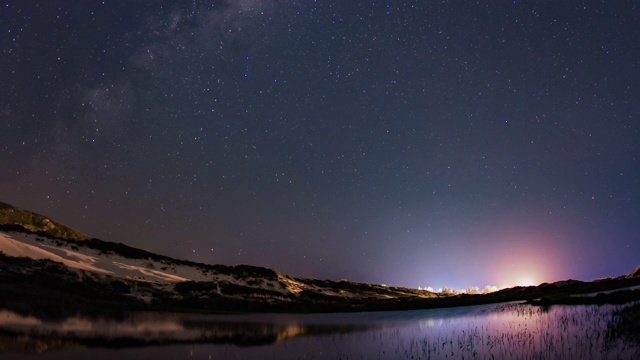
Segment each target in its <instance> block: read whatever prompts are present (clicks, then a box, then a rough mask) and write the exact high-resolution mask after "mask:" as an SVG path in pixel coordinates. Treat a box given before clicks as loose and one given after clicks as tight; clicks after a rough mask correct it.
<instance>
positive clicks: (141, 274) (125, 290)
mask: <svg viewBox="0 0 640 360" xmlns="http://www.w3.org/2000/svg"><path fill="white" fill-rule="evenodd" d="M0 214H1V221H0V223H1V225H0V309H2V308H5V309H10V310H13V311H20V312H23V313H38V314H40V315H41V314H48V316H63V315H64V314H67V313H76V312H83V311H86V312H92V311H97V312H100V313H104V312H105V311H108V310H109V309H112V310H155V311H189V312H206V313H212V312H222V313H225V312H329V311H330V312H337V311H373V310H407V309H425V308H435V307H448V306H464V305H477V304H486V303H495V302H504V301H516V300H536V299H537V300H536V301H538V302H539V304H540V305H548V304H553V303H571V304H573V303H603V302H618V303H619V302H626V301H631V300H633V299H638V298H640V296H638V293H639V292H638V291H637V290H627V292H625V293H620V292H616V291H614V290H616V289H622V288H629V287H633V286H637V285H640V277H638V276H637V272H638V269H636V271H634V273H632V274H631V275H634V274H635V276H631V275H629V276H621V277H618V278H610V279H603V280H597V281H593V282H582V281H575V280H568V281H562V282H556V283H553V284H542V285H539V286H530V287H516V288H511V289H504V290H501V291H498V292H495V293H491V294H486V295H455V296H448V295H443V294H436V293H432V292H429V291H426V290H418V289H409V288H402V287H387V286H383V285H376V284H365V283H355V282H352V281H347V280H341V281H330V280H318V279H313V278H300V277H293V276H289V275H286V274H283V273H281V272H279V271H277V270H275V269H269V268H263V267H257V266H251V265H236V266H226V265H211V264H202V263H195V262H191V261H186V260H179V259H173V258H171V257H167V256H162V255H158V254H154V253H151V252H148V251H145V250H142V249H136V248H133V247H130V246H127V245H125V244H121V243H114V242H107V241H102V240H99V239H95V238H90V237H89V236H87V235H85V234H83V233H81V232H79V231H76V230H74V229H72V228H70V227H68V226H65V225H63V224H60V223H58V222H55V221H53V220H50V219H48V218H46V217H44V216H42V215H38V214H35V213H32V212H29V211H25V210H21V209H17V208H15V207H13V206H11V205H7V204H2V209H1V210H0ZM598 292H608V293H607V294H602V296H577V295H579V294H594V295H595V294H596V293H598Z"/></svg>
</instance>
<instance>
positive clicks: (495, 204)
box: [0, 0, 640, 288]
mask: <svg viewBox="0 0 640 360" xmlns="http://www.w3.org/2000/svg"><path fill="white" fill-rule="evenodd" d="M0 5H1V8H0V49H1V51H2V54H1V56H0V89H1V96H0V201H4V202H8V203H10V204H13V205H15V206H18V207H21V208H25V209H28V210H31V211H35V212H39V213H43V214H45V215H47V216H50V217H52V218H53V219H56V220H58V221H61V222H64V223H66V224H68V225H70V226H72V227H75V228H77V229H79V230H81V231H84V232H86V233H88V234H90V235H92V236H94V237H97V238H100V239H103V240H107V241H116V242H122V243H125V244H127V245H130V246H134V247H140V248H144V249H147V250H149V251H153V252H157V253H160V254H164V255H169V256H173V257H177V258H182V259H188V260H194V261H198V262H207V263H221V264H228V265H233V264H240V263H244V264H252V265H258V266H267V267H273V268H276V269H278V270H280V271H282V272H285V273H287V274H290V275H294V276H304V277H315V278H321V279H334V280H339V279H342V278H346V279H350V280H354V281H361V282H370V283H384V284H388V285H399V286H409V287H418V286H422V287H426V286H431V287H433V288H438V287H442V286H449V287H455V288H465V287H469V286H481V287H482V286H484V285H487V284H491V285H497V286H504V285H517V284H520V283H525V282H532V283H541V282H551V281H557V280H564V279H568V278H573V279H581V280H591V279H595V278H599V277H605V276H618V275H621V274H626V273H629V272H631V271H632V270H633V268H635V267H636V266H637V265H640V159H639V158H638V157H639V156H640V102H639V101H638V99H640V46H639V45H638V44H640V25H639V24H640V5H638V4H637V2H634V1H584V2H573V1H500V0H496V1H479V2H475V1H473V2H472V1H462V0H461V1H422V0H406V1H357V0H354V1H338V0H322V1H320V0H318V1H312V0H304V1H284V0H280V1H278V0H233V1H231V0H211V1H203V0H192V1H160V0H158V1H142V0H128V1H125V0H109V1H85V0H82V1H81V0H47V1H18V0H16V1H6V0H5V1H1V2H0Z"/></svg>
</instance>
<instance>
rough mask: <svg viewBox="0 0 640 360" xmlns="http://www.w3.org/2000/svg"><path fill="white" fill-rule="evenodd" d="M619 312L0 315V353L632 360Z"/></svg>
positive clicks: (504, 309) (637, 354)
mask: <svg viewBox="0 0 640 360" xmlns="http://www.w3.org/2000/svg"><path fill="white" fill-rule="evenodd" d="M620 308H621V307H620V306H574V307H566V306H553V307H551V308H547V309H542V308H539V307H533V306H529V305H522V304H513V303H511V304H500V305H484V306H473V307H461V308H450V309H434V310H423V311H398V312H375V313H345V314H310V315H301V314H295V315H294V314H260V315H224V316H223V315H206V316H205V315H187V314H157V313H132V314H127V315H126V316H122V317H120V318H118V319H113V318H100V319H86V318H80V317H72V318H68V319H65V320H62V321H57V322H50V321H43V320H41V319H38V318H36V317H33V316H24V315H19V314H16V313H14V312H9V311H0V329H2V332H3V333H4V334H8V335H10V336H4V337H0V353H2V352H5V353H7V352H9V351H10V352H11V353H12V355H14V356H18V355H19V354H17V353H22V354H21V355H20V356H22V357H29V355H28V354H26V353H27V352H28V351H32V352H41V351H54V352H51V353H49V354H48V357H49V358H58V357H59V358H87V357H91V358H93V359H94V360H97V359H101V358H104V359H107V358H113V357H118V358H141V357H142V358H144V357H147V358H155V357H163V358H168V357H180V358H183V357H186V356H192V357H195V358H203V359H207V358H224V359H226V358H267V359H288V358H292V359H297V358H307V359H321V358H329V359H333V358H361V357H362V358H375V359H377V358H382V359H396V358H412V357H413V358H415V359H422V358H424V359H428V358H430V359H445V358H447V359H450V358H476V359H493V358H495V359H507V358H508V359H514V358H521V359H529V358H543V359H577V358H593V357H594V356H596V355H597V356H596V357H598V358H603V359H607V358H611V359H615V358H622V359H625V358H630V359H631V358H640V348H639V347H638V345H637V344H636V343H634V342H625V341H624V340H622V339H619V338H612V337H611V336H609V335H610V331H609V328H610V324H611V320H612V319H613V313H614V311H617V310H619V309H620ZM16 339H19V340H18V341H17V340H16ZM160 344H163V346H158V345H160ZM11 346H13V348H12V347H11ZM81 347H84V349H83V350H79V348H81ZM104 347H111V348H113V349H112V350H106V349H104ZM72 349H73V351H71V350H72ZM0 356H1V355H0Z"/></svg>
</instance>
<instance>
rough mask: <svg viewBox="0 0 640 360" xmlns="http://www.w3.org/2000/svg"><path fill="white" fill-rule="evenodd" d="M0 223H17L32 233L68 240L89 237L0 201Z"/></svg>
mask: <svg viewBox="0 0 640 360" xmlns="http://www.w3.org/2000/svg"><path fill="white" fill-rule="evenodd" d="M0 225H19V226H22V227H24V228H25V229H27V230H29V231H31V232H34V233H38V232H39V233H43V234H47V235H49V236H53V237H58V238H62V239H69V240H87V239H90V237H89V236H88V235H86V234H83V233H81V232H80V231H78V230H75V229H72V228H70V227H68V226H66V225H63V224H60V223H58V222H56V221H53V220H50V219H48V218H47V217H45V216H43V215H40V214H36V213H33V212H30V211H26V210H22V209H19V208H17V207H15V206H13V205H9V204H6V203H3V202H0Z"/></svg>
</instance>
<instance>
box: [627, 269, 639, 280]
mask: <svg viewBox="0 0 640 360" xmlns="http://www.w3.org/2000/svg"><path fill="white" fill-rule="evenodd" d="M627 277H628V278H633V277H640V266H638V267H637V268H636V269H635V270H633V271H632V272H631V274H629V275H627Z"/></svg>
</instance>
